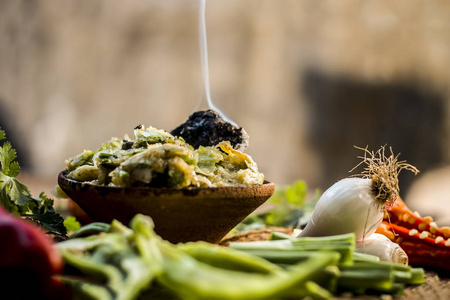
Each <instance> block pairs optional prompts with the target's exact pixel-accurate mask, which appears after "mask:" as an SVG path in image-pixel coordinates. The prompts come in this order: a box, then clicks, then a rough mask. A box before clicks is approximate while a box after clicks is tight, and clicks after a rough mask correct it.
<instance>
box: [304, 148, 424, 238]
mask: <svg viewBox="0 0 450 300" xmlns="http://www.w3.org/2000/svg"><path fill="white" fill-rule="evenodd" d="M358 149H360V150H363V151H364V156H363V157H360V158H362V159H363V161H362V162H361V163H365V164H366V165H367V167H366V168H365V169H364V171H363V172H362V174H361V177H351V178H346V179H342V180H340V181H338V182H336V183H335V184H333V185H332V186H331V187H330V188H329V189H327V190H326V191H325V192H324V193H323V195H322V196H321V197H320V199H319V201H318V202H317V204H316V206H315V207H314V210H313V213H312V216H311V220H310V221H309V222H308V224H307V226H306V227H305V229H304V230H303V231H302V232H301V233H300V234H299V235H298V236H329V235H337V234H345V233H352V232H353V233H354V234H355V236H356V240H357V241H360V240H363V239H365V238H368V237H369V236H370V235H371V234H373V233H374V232H375V230H376V229H377V228H378V227H379V226H380V224H381V221H382V220H383V213H384V209H385V207H386V206H387V205H392V203H393V202H394V201H395V199H396V198H397V196H398V193H399V188H398V174H399V173H400V171H401V170H402V169H407V170H410V171H413V172H414V173H417V172H418V170H417V169H416V168H415V167H413V166H411V165H409V164H406V163H405V162H404V161H400V162H399V161H398V160H397V157H398V156H394V155H393V154H392V149H391V155H390V156H389V157H386V156H385V150H384V147H382V148H381V149H380V150H378V151H377V152H376V153H374V152H369V151H368V150H367V149H363V148H358ZM358 166H359V165H358Z"/></svg>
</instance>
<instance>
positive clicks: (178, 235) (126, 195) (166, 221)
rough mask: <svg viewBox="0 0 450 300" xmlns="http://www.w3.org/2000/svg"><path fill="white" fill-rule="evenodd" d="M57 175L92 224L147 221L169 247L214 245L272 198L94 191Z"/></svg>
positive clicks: (198, 191)
mask: <svg viewBox="0 0 450 300" xmlns="http://www.w3.org/2000/svg"><path fill="white" fill-rule="evenodd" d="M65 174H66V171H62V172H61V173H59V175H58V184H59V186H60V187H61V189H62V190H63V191H64V192H65V193H66V194H67V195H68V196H69V197H70V199H72V200H73V201H74V202H76V203H77V204H78V205H79V206H80V207H81V209H83V210H84V211H85V212H86V213H87V214H88V215H89V216H90V217H91V218H92V219H93V220H95V221H101V222H107V223H109V222H111V221H112V220H113V219H117V220H119V221H120V222H122V223H123V224H125V225H128V223H129V222H130V220H131V219H132V218H133V217H134V216H135V215H136V214H138V213H141V214H144V215H148V216H150V217H151V218H152V219H153V222H154V223H155V231H156V233H157V234H159V235H160V236H161V237H162V238H163V239H165V240H168V241H170V242H172V243H179V242H189V241H200V240H201V241H207V242H210V243H218V242H219V241H220V240H221V239H222V238H223V237H224V236H225V235H226V234H227V233H228V232H230V230H232V229H233V228H234V227H235V226H236V225H237V224H239V223H240V222H241V221H242V220H243V219H244V218H245V217H247V216H248V215H249V214H250V213H252V212H253V211H254V210H255V209H257V208H258V207H259V206H261V205H262V204H263V203H264V202H266V201H267V199H269V198H270V196H272V194H273V192H274V189H275V185H274V184H273V183H271V182H267V181H265V182H264V184H262V185H252V186H229V187H208V188H204V187H201V188H196V187H189V188H183V189H172V188H120V187H110V186H100V185H92V184H88V183H83V182H79V181H76V180H72V179H69V178H67V177H66V176H65Z"/></svg>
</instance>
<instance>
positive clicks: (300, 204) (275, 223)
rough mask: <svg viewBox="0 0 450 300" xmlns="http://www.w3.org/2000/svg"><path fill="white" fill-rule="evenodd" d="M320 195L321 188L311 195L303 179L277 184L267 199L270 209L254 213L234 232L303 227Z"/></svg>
mask: <svg viewBox="0 0 450 300" xmlns="http://www.w3.org/2000/svg"><path fill="white" fill-rule="evenodd" d="M319 196H320V191H319V190H315V191H314V194H312V195H311V194H310V192H309V189H308V186H307V184H306V182H305V181H303V180H298V181H295V182H293V183H292V184H289V185H286V186H277V187H275V192H274V194H273V195H272V197H270V198H269V200H267V204H268V207H269V208H270V209H268V210H261V211H257V212H254V213H252V214H251V215H250V216H248V217H247V218H245V219H244V220H243V221H242V222H241V223H240V224H239V225H237V226H236V228H234V229H233V232H234V233H235V232H243V231H248V230H258V229H262V228H267V227H293V228H297V227H303V226H304V225H306V222H307V221H308V220H309V218H310V216H311V213H312V210H313V207H314V205H315V203H316V202H317V200H318V199H319Z"/></svg>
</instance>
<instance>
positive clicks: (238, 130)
mask: <svg viewBox="0 0 450 300" xmlns="http://www.w3.org/2000/svg"><path fill="white" fill-rule="evenodd" d="M170 133H171V134H172V135H174V136H178V137H182V138H183V139H184V140H185V141H186V142H187V143H188V144H190V145H192V146H193V147H194V148H196V149H197V148H198V147H200V146H205V147H207V146H215V145H217V144H218V143H220V142H222V141H229V142H230V143H231V146H232V147H233V148H234V149H235V150H239V151H243V150H244V149H245V148H246V147H247V146H248V135H247V133H246V132H245V130H244V129H243V128H242V127H237V126H235V125H233V124H231V123H229V122H227V121H225V120H223V119H222V118H221V117H220V116H219V114H218V113H217V112H216V111H214V110H211V109H208V110H202V111H196V112H194V113H192V114H191V115H190V116H189V118H188V120H187V121H186V122H185V123H183V124H181V125H179V126H178V127H177V128H175V129H174V130H172V131H171V132H170Z"/></svg>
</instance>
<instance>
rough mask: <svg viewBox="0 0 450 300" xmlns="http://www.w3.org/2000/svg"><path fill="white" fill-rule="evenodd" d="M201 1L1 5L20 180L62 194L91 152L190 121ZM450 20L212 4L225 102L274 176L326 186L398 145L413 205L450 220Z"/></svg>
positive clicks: (3, 82)
mask: <svg viewBox="0 0 450 300" xmlns="http://www.w3.org/2000/svg"><path fill="white" fill-rule="evenodd" d="M198 5H199V3H198V1H196V0H164V1H162V0H147V1H140V0H128V1H106V0H96V1H92V0H89V1H88V0H76V1H75V0H66V1H50V0H33V1H24V0H0V126H1V127H2V128H4V129H6V130H7V136H8V139H9V140H11V142H12V143H13V146H14V147H15V148H16V149H17V150H18V155H19V159H20V162H21V165H22V169H23V173H24V175H25V174H28V176H30V180H31V179H33V178H35V179H36V178H38V179H39V180H47V181H45V182H46V183H47V184H48V185H54V184H56V175H57V173H58V172H59V171H60V170H62V169H64V167H65V166H64V160H65V159H66V158H68V157H71V156H74V155H76V154H78V153H80V152H81V151H82V150H83V149H96V148H97V147H98V146H99V145H100V144H101V143H102V142H104V141H106V140H108V139H109V138H110V137H112V136H117V137H123V136H124V135H125V134H130V135H131V134H132V129H133V127H135V126H136V125H138V124H144V125H146V126H149V125H151V126H154V127H157V128H162V129H166V130H171V129H173V128H175V127H176V126H177V125H179V124H181V123H183V122H184V121H185V120H186V119H187V117H188V115H189V114H190V113H192V112H193V111H194V110H195V109H196V108H197V107H198V104H199V103H200V101H201V100H202V99H203V98H204V87H203V81H202V76H201V65H200V52H199V47H198V38H199V36H198V17H199V15H198V8H199V6H198ZM448 16H450V2H448V1H410V0H403V1H373V0H366V1H349V0H344V1H331V0H330V1H313V0H308V1H306V0H284V1H271V0H246V1H241V0H228V1H220V0H207V7H206V26H207V27H206V29H207V34H208V36H207V38H208V53H209V68H210V70H209V71H210V84H211V94H212V98H213V101H214V104H215V105H216V106H217V107H219V108H220V109H221V110H222V111H223V112H224V113H225V114H226V115H228V116H229V117H230V118H231V119H233V120H234V121H235V122H236V123H238V124H239V125H240V126H243V127H244V128H245V129H246V131H247V132H248V133H249V135H250V146H249V148H248V149H247V153H249V154H250V155H252V157H253V158H254V159H255V161H256V162H257V163H258V165H259V167H260V169H261V171H262V172H264V173H265V175H266V178H267V179H268V180H270V181H273V182H275V183H276V184H280V185H284V184H289V183H292V182H293V181H294V180H297V179H304V180H305V181H306V182H307V183H308V185H309V186H310V187H311V188H320V189H322V190H324V189H326V188H327V187H328V186H329V185H331V184H332V183H333V182H335V181H337V180H338V179H341V178H344V177H347V176H348V175H349V173H348V171H349V170H350V169H351V168H352V167H353V166H355V165H356V164H357V163H358V162H359V160H358V159H357V158H356V157H357V156H358V155H361V154H362V152H361V151H358V150H356V149H355V148H354V147H353V146H354V145H357V146H361V147H365V146H368V147H369V149H371V150H377V149H378V148H379V147H380V146H382V145H388V146H392V147H393V151H394V153H401V155H400V159H405V160H407V161H408V162H409V163H411V164H413V165H415V166H416V167H418V168H419V169H420V170H421V173H420V174H419V175H418V176H416V177H414V176H413V175H412V173H411V174H408V173H407V172H403V173H402V174H401V176H400V181H401V191H402V192H401V194H402V197H404V198H406V200H407V201H408V202H409V203H411V205H412V206H413V207H418V206H420V205H422V206H424V208H421V209H428V210H430V214H433V215H437V216H438V217H440V218H441V219H442V218H444V217H445V215H447V216H448V215H450V213H449V212H450V207H449V206H450V187H449V184H448V183H449V180H450V175H449V174H450V171H449V169H450V167H449V162H450V152H449V131H450V123H449V120H450V118H449V115H450V108H449V101H450V89H449V83H450V68H449V66H450V18H449V17H448ZM25 183H28V182H26V181H25ZM28 184H31V183H28ZM41 187H42V183H41V185H40V186H39V188H41ZM433 201H434V202H433ZM424 203H425V204H426V205H424ZM436 208H439V210H440V211H444V212H445V213H442V212H441V213H440V215H439V212H438V211H437V209H436ZM449 220H450V219H449Z"/></svg>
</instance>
